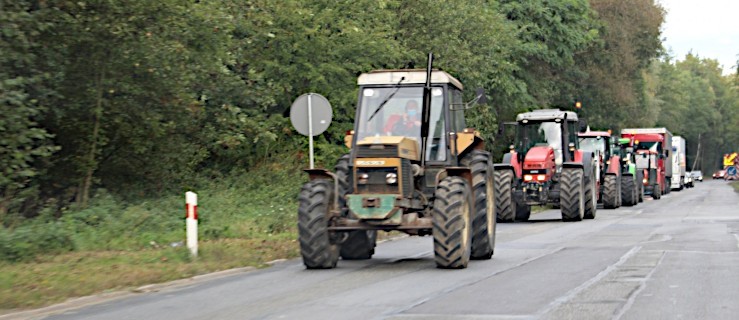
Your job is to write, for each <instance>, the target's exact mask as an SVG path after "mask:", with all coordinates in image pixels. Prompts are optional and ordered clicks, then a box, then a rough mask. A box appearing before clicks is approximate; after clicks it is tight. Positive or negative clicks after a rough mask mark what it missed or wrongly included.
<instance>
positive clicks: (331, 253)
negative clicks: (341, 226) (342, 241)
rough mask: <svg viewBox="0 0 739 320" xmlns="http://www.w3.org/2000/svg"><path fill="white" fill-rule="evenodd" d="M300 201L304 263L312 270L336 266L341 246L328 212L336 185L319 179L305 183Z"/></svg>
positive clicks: (300, 238) (299, 197)
mask: <svg viewBox="0 0 739 320" xmlns="http://www.w3.org/2000/svg"><path fill="white" fill-rule="evenodd" d="M298 200H299V201H300V204H299V205H298V238H299V240H300V254H301V255H302V256H303V264H305V266H306V267H307V268H308V269H330V268H333V267H336V261H338V260H339V246H338V245H337V244H336V243H334V241H333V239H332V238H333V237H332V235H331V232H329V230H328V223H329V221H328V212H329V210H330V209H331V207H332V206H333V202H334V184H333V182H332V181H330V180H324V179H319V180H313V181H310V182H308V183H306V184H304V185H303V188H302V189H301V190H300V195H299V196H298Z"/></svg>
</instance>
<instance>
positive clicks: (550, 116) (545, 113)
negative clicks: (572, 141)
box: [516, 109, 577, 121]
mask: <svg viewBox="0 0 739 320" xmlns="http://www.w3.org/2000/svg"><path fill="white" fill-rule="evenodd" d="M565 117H566V118H567V121H577V113H574V112H572V111H562V110H559V109H541V110H534V111H531V112H526V113H519V114H518V116H516V121H521V120H530V121H546V120H554V119H561V120H564V119H565Z"/></svg>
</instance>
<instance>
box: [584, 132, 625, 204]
mask: <svg viewBox="0 0 739 320" xmlns="http://www.w3.org/2000/svg"><path fill="white" fill-rule="evenodd" d="M578 137H579V138H580V149H582V150H584V151H586V152H592V153H593V155H594V157H595V163H596V166H595V171H596V174H595V176H596V178H597V180H598V182H597V183H596V185H597V186H598V200H599V201H598V202H601V203H603V208H605V209H616V208H618V207H620V206H621V157H620V156H619V155H618V152H619V151H618V150H614V148H613V143H611V133H610V132H608V131H590V130H588V131H586V132H583V133H579V134H578Z"/></svg>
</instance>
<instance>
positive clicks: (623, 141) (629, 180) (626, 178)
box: [613, 137, 644, 206]
mask: <svg viewBox="0 0 739 320" xmlns="http://www.w3.org/2000/svg"><path fill="white" fill-rule="evenodd" d="M613 141H616V142H617V144H616V145H615V146H614V150H617V151H618V153H619V155H620V158H621V172H622V175H621V199H622V204H623V205H624V206H634V205H636V204H638V203H639V202H643V201H644V184H643V177H644V173H643V170H639V169H637V167H636V163H637V158H636V157H637V154H636V152H635V151H634V141H633V140H632V139H630V138H617V137H613Z"/></svg>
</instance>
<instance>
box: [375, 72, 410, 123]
mask: <svg viewBox="0 0 739 320" xmlns="http://www.w3.org/2000/svg"><path fill="white" fill-rule="evenodd" d="M403 80H405V77H400V81H398V83H396V84H395V90H393V92H391V93H390V95H388V96H387V98H385V100H383V101H382V103H380V106H378V107H377V109H376V110H375V112H373V113H372V115H371V116H370V117H369V119H368V120H367V122H370V121H372V118H374V117H375V115H376V114H377V113H378V112H380V109H382V107H384V106H385V104H386V103H387V102H388V101H390V99H392V98H393V96H394V95H395V94H396V93H398V90H400V88H401V87H399V86H400V83H401V82H403Z"/></svg>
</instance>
